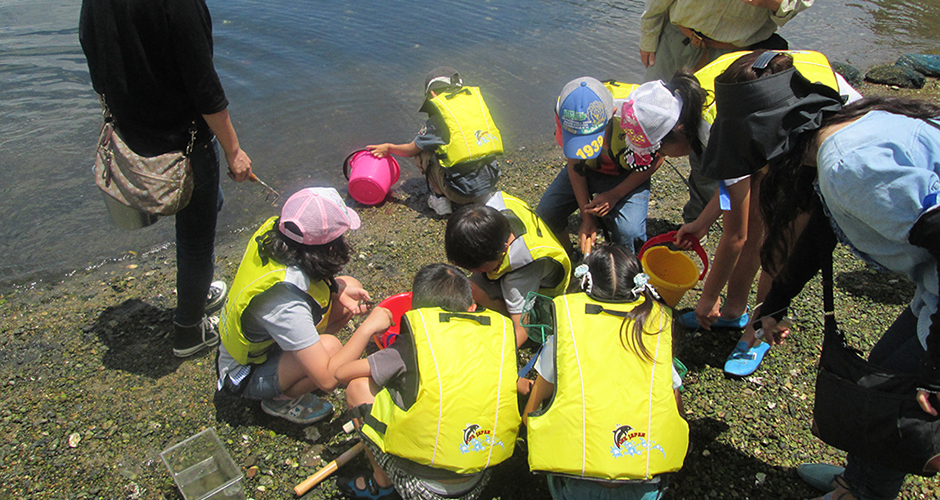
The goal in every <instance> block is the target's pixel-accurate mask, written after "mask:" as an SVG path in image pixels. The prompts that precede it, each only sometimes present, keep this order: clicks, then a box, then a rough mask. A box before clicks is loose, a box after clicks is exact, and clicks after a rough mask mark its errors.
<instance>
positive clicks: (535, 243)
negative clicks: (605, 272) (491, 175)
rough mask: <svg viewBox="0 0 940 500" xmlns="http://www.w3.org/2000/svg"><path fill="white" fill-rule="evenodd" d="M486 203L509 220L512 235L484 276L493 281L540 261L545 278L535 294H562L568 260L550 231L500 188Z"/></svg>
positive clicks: (523, 204)
mask: <svg viewBox="0 0 940 500" xmlns="http://www.w3.org/2000/svg"><path fill="white" fill-rule="evenodd" d="M486 205H487V206H490V207H493V208H495V209H496V210H499V211H500V213H502V214H503V215H504V216H505V217H506V218H507V219H509V226H510V227H511V228H512V234H513V235H515V237H516V238H515V239H514V240H513V241H512V243H510V244H509V250H508V251H506V253H505V255H503V259H502V260H501V261H500V262H499V267H497V268H496V270H495V271H493V272H489V273H486V277H487V278H489V279H490V280H494V281H495V280H498V279H499V278H501V277H503V276H504V275H505V274H506V273H509V272H511V271H515V270H517V269H519V268H521V267H523V266H527V265H529V264H531V263H533V262H535V261H539V260H542V261H545V262H546V266H547V269H546V272H545V274H544V275H543V276H545V277H546V278H548V281H545V279H543V281H542V284H541V286H542V288H540V289H539V293H541V294H542V295H547V296H549V297H555V296H558V295H561V294H563V293H565V289H566V288H568V281H569V279H570V276H571V260H570V259H569V258H568V254H567V253H566V252H565V249H564V248H563V247H562V246H561V243H559V242H558V239H557V238H555V234H554V233H552V230H551V229H549V228H548V226H547V225H545V223H544V222H542V219H540V218H539V217H538V215H536V214H535V212H534V211H533V210H532V209H531V208H529V206H528V205H526V204H525V202H524V201H522V200H520V199H519V198H516V197H515V196H512V195H509V194H506V193H504V192H502V191H500V192H497V193H496V194H494V195H493V196H492V197H491V198H490V199H489V200H488V201H487V202H486Z"/></svg>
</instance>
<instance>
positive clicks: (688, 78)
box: [662, 69, 708, 155]
mask: <svg viewBox="0 0 940 500" xmlns="http://www.w3.org/2000/svg"><path fill="white" fill-rule="evenodd" d="M666 88H667V89H669V90H670V91H672V92H674V93H676V94H678V95H679V97H681V98H682V109H681V110H680V111H679V120H678V121H677V125H682V130H681V132H676V130H675V128H673V130H670V131H669V133H668V134H666V136H665V137H663V141H662V142H663V143H669V142H675V141H676V139H677V134H679V133H681V134H682V135H684V136H685V138H686V139H687V140H688V141H689V144H690V145H691V146H692V151H694V152H695V154H699V155H700V154H702V150H703V145H702V140H701V139H700V138H699V129H700V128H701V125H702V110H703V109H705V104H706V102H707V101H708V91H707V90H705V89H703V88H702V86H701V84H700V83H699V81H698V78H696V77H695V75H694V74H693V73H692V71H691V70H689V69H680V70H679V71H677V72H676V74H675V76H673V77H672V80H669V83H667V84H666Z"/></svg>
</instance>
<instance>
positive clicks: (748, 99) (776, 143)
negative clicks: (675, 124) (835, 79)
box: [702, 68, 842, 180]
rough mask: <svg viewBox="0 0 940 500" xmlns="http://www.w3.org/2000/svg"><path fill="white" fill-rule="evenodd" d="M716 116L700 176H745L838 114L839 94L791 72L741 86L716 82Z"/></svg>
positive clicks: (793, 71)
mask: <svg viewBox="0 0 940 500" xmlns="http://www.w3.org/2000/svg"><path fill="white" fill-rule="evenodd" d="M715 105H716V110H717V116H716V117H715V123H713V124H712V126H711V132H710V134H709V138H708V146H707V147H706V148H705V152H704V154H703V155H702V175H704V176H705V177H708V178H711V179H718V180H721V179H733V178H736V177H743V176H745V175H750V174H752V173H754V172H756V171H758V170H760V169H761V168H763V166H764V165H766V164H767V163H768V162H771V161H773V160H775V159H776V158H778V157H780V156H782V155H784V154H786V153H788V152H789V151H790V150H791V149H792V148H793V147H794V146H795V145H796V143H797V140H798V138H799V136H800V134H802V133H803V132H806V131H810V130H816V129H818V128H819V127H820V126H821V125H822V121H823V119H824V118H825V117H826V116H827V114H834V113H837V112H838V111H839V110H841V109H842V97H841V96H840V95H839V92H838V91H837V90H835V89H833V88H831V87H828V86H826V85H823V84H821V83H812V82H810V81H809V80H807V79H806V78H805V77H804V76H803V75H801V74H800V72H799V71H797V70H796V68H790V69H788V70H786V71H783V72H781V73H777V74H775V75H771V76H768V77H764V78H759V79H757V80H752V81H749V82H743V83H717V82H716V83H715Z"/></svg>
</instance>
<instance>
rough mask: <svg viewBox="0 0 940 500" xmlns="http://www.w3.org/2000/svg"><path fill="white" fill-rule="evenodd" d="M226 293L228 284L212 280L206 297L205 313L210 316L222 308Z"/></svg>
mask: <svg viewBox="0 0 940 500" xmlns="http://www.w3.org/2000/svg"><path fill="white" fill-rule="evenodd" d="M226 295H228V285H226V284H225V282H224V281H213V282H212V284H211V285H209V295H208V296H207V297H206V314H207V315H210V316H211V315H212V314H215V313H216V312H217V311H218V310H219V309H222V304H225V296H226Z"/></svg>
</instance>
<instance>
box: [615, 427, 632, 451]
mask: <svg viewBox="0 0 940 500" xmlns="http://www.w3.org/2000/svg"><path fill="white" fill-rule="evenodd" d="M632 430H633V427H630V426H629V425H621V426H620V427H617V428H616V429H614V431H613V432H614V446H616V447H618V448H619V447H620V445H621V444H622V443H623V442H624V441H626V440H627V438H628V436H629V435H630V431H632Z"/></svg>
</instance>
